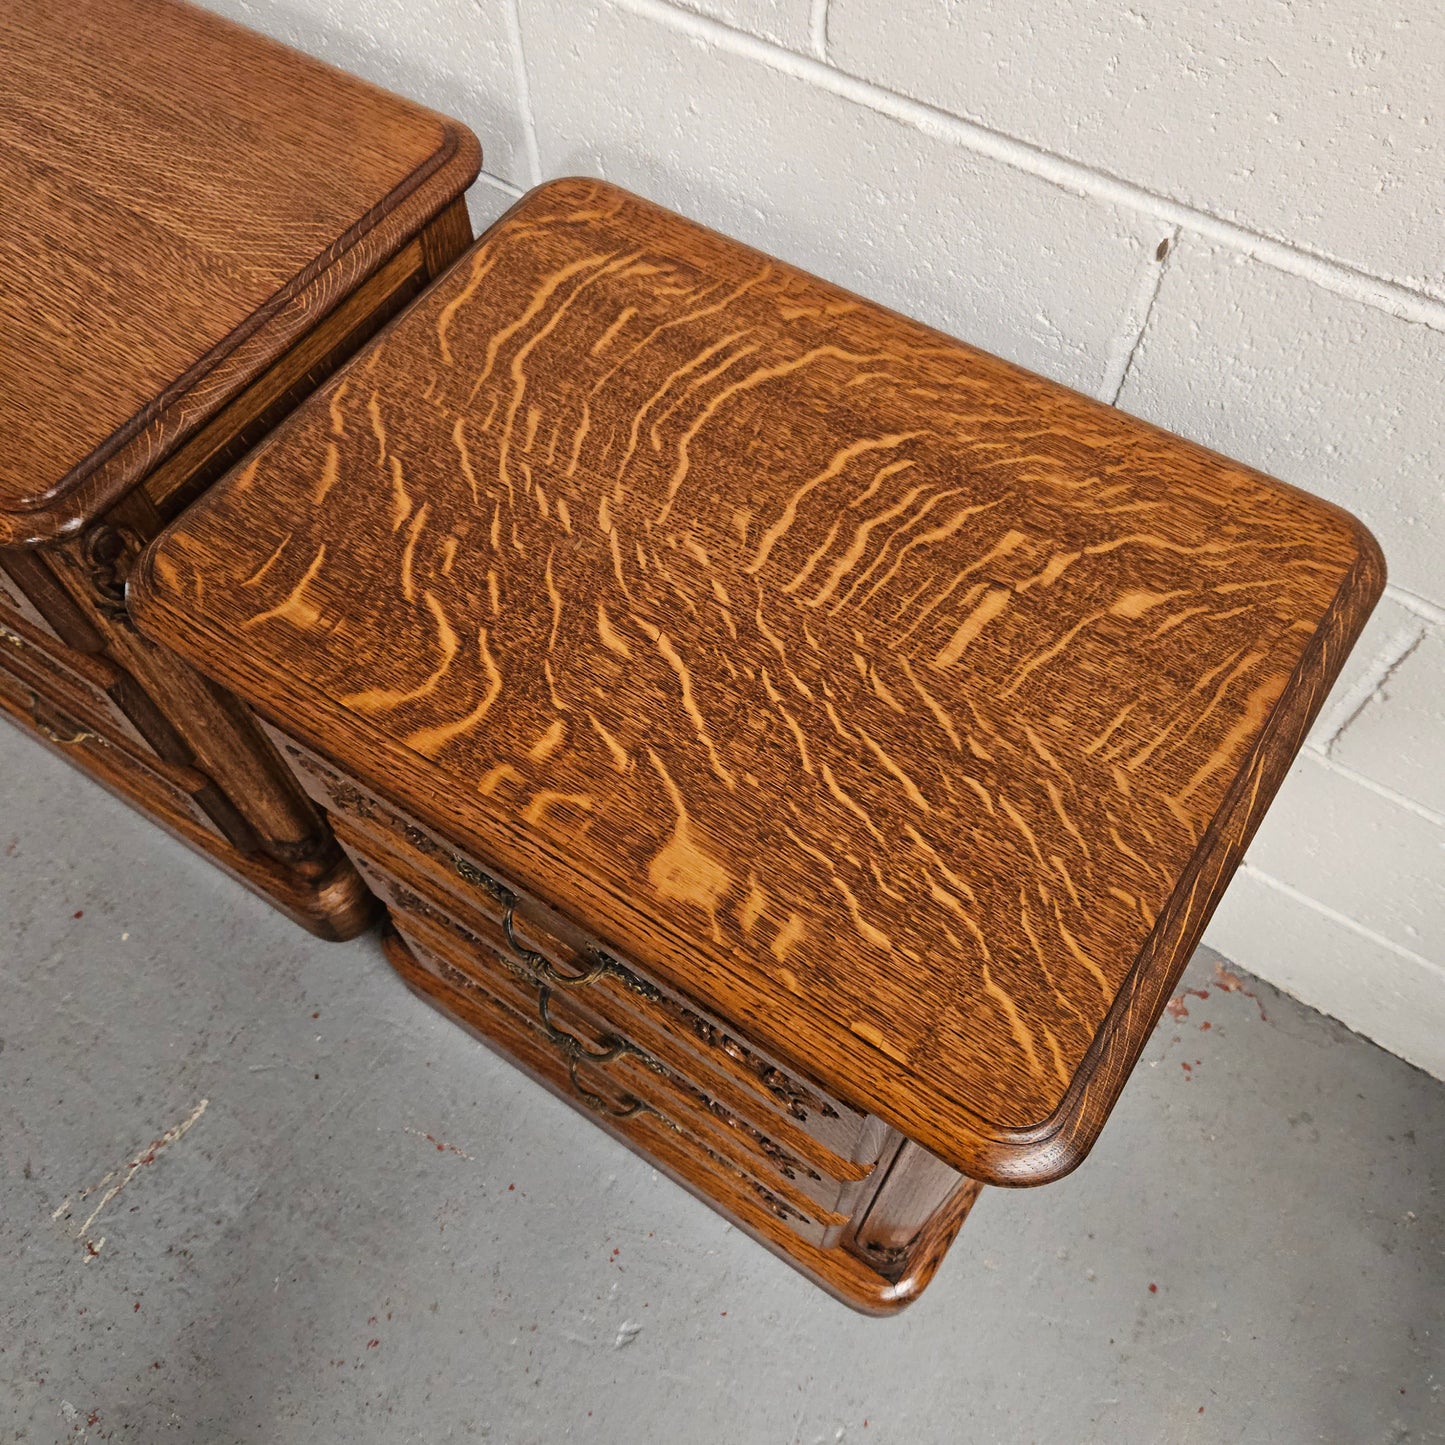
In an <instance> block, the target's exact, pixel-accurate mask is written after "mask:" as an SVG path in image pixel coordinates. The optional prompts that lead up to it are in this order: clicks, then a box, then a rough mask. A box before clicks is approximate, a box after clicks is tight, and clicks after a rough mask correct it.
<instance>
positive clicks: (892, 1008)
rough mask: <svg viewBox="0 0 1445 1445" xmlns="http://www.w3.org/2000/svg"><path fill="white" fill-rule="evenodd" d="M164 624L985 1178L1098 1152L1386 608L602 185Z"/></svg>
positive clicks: (282, 457) (1308, 524)
mask: <svg viewBox="0 0 1445 1445" xmlns="http://www.w3.org/2000/svg"><path fill="white" fill-rule="evenodd" d="M139 576H140V581H139V584H138V588H137V591H138V597H137V599H136V606H137V609H138V615H139V616H140V618H141V620H142V622H143V624H144V626H146V627H147V628H148V629H149V630H150V631H151V632H153V633H154V634H155V635H157V636H159V637H162V638H164V639H165V640H167V641H168V642H170V643H171V644H172V645H174V646H176V647H178V648H180V649H181V650H183V651H184V652H185V653H186V654H187V655H189V656H191V657H192V658H193V659H194V660H195V661H196V662H197V663H198V665H200V666H202V667H206V668H208V669H210V670H211V671H212V672H213V673H215V674H216V675H217V676H219V677H221V678H222V679H223V680H224V681H225V682H226V683H227V684H228V685H230V686H232V687H233V688H235V689H236V690H237V691H238V692H240V693H241V694H242V695H243V696H245V697H247V698H248V699H251V700H253V701H254V702H255V703H256V705H257V706H258V707H259V708H260V709H261V710H262V711H263V712H264V713H265V714H267V715H268V716H269V717H270V718H271V719H272V720H274V721H275V722H276V723H277V724H278V725H280V726H281V727H282V729H283V730H284V731H285V732H287V733H290V734H293V735H294V736H296V737H297V738H299V739H301V740H303V741H305V742H307V743H309V744H311V745H313V746H315V747H317V748H318V749H319V750H320V751H322V752H324V753H326V754H327V755H329V756H330V757H332V758H334V759H336V760H337V761H338V762H339V763H341V764H342V765H343V766H344V767H345V768H347V769H348V770H350V771H352V772H354V773H355V774H356V776H358V777H362V778H365V779H367V780H368V781H369V782H370V783H371V784H372V785H374V786H375V787H376V788H378V789H379V790H381V791H382V792H384V793H385V794H387V795H388V796H390V797H392V798H394V799H396V800H398V801H399V802H400V803H402V804H404V805H405V806H406V807H407V808H408V809H409V810H411V811H412V812H413V813H414V814H415V815H416V816H417V817H419V818H421V819H423V820H425V821H426V822H427V823H428V824H429V825H432V826H435V827H436V828H437V829H439V830H440V831H441V832H442V833H444V834H445V835H446V836H448V837H450V838H454V839H456V840H458V841H459V842H460V843H461V844H462V845H463V846H464V847H465V848H467V849H469V850H472V851H473V852H474V853H475V854H476V855H477V856H478V857H480V858H482V859H484V860H488V861H489V862H490V863H491V864H492V865H494V866H495V867H496V868H497V869H499V870H500V871H501V872H502V873H503V874H504V875H506V876H509V877H511V878H513V879H515V880H516V882H517V883H518V884H519V885H521V886H522V887H524V888H525V889H526V890H528V891H529V892H531V893H534V894H535V895H536V896H538V897H540V898H543V899H545V900H547V901H549V902H550V903H552V904H554V905H555V906H556V907H557V908H558V909H559V910H560V911H561V912H562V913H563V914H565V915H567V916H569V917H571V918H573V919H575V920H577V921H578V922H579V923H580V924H582V925H584V926H585V927H586V928H587V929H589V930H591V931H592V932H594V933H595V934H596V935H597V936H598V937H600V938H601V939H602V940H604V942H605V943H606V944H607V945H608V946H609V947H615V948H616V949H617V950H618V951H619V952H620V953H621V954H623V955H625V956H626V957H629V958H631V959H633V960H635V961H636V963H637V965H638V966H639V968H641V969H643V970H645V971H646V972H647V973H649V974H651V975H652V976H654V977H655V978H657V979H658V980H660V981H662V982H664V983H666V984H668V985H670V986H674V987H676V988H677V989H679V990H681V991H682V992H683V993H685V994H688V995H690V996H692V997H694V998H697V999H701V1000H704V1001H706V1003H707V1005H708V1006H709V1007H710V1008H711V1009H712V1010H714V1011H715V1012H716V1013H718V1014H720V1015H721V1016H723V1017H724V1018H726V1019H729V1020H732V1021H734V1022H735V1023H736V1024H737V1026H738V1027H740V1028H742V1029H744V1030H746V1032H747V1033H748V1034H749V1035H750V1036H751V1037H752V1038H754V1039H756V1040H757V1041H758V1043H759V1044H760V1045H761V1046H763V1047H765V1048H766V1049H767V1050H770V1051H771V1052H772V1053H774V1054H775V1055H776V1056H777V1057H779V1058H780V1059H782V1060H783V1061H785V1062H787V1063H790V1064H792V1065H795V1066H796V1067H797V1068H799V1069H800V1070H803V1071H805V1072H806V1073H808V1074H809V1075H811V1076H812V1077H813V1078H816V1079H817V1080H818V1081H819V1083H820V1084H821V1085H823V1086H825V1087H826V1088H827V1089H829V1090H831V1091H833V1092H835V1093H836V1094H837V1095H838V1096H839V1097H840V1098H842V1099H845V1100H847V1101H848V1102H849V1103H851V1104H852V1105H854V1106H856V1107H857V1108H858V1109H860V1110H863V1111H866V1112H868V1113H871V1114H875V1115H877V1116H878V1117H880V1118H881V1119H882V1120H884V1121H886V1122H887V1123H888V1124H889V1125H891V1126H893V1127H894V1128H896V1129H897V1130H899V1131H901V1133H902V1134H904V1135H906V1136H907V1137H908V1138H909V1139H911V1140H914V1141H917V1143H919V1144H921V1145H923V1146H924V1147H925V1148H926V1149H927V1150H930V1151H932V1152H933V1153H934V1154H936V1155H937V1156H939V1157H940V1158H941V1159H942V1160H944V1161H946V1162H947V1163H948V1164H949V1165H951V1166H953V1167H954V1168H956V1169H959V1170H962V1171H964V1172H965V1173H967V1174H969V1175H971V1176H973V1177H974V1178H976V1179H981V1180H984V1181H992V1182H998V1183H1037V1182H1041V1181H1043V1180H1046V1179H1049V1178H1052V1177H1055V1176H1057V1175H1059V1174H1061V1173H1063V1172H1065V1171H1066V1170H1067V1169H1069V1168H1070V1167H1072V1166H1073V1165H1074V1164H1076V1163H1077V1162H1078V1161H1079V1159H1080V1158H1082V1157H1083V1155H1084V1153H1085V1152H1086V1151H1087V1149H1088V1148H1089V1146H1090V1145H1091V1144H1092V1142H1093V1140H1094V1138H1095V1137H1096V1136H1097V1134H1098V1131H1099V1129H1100V1127H1101V1126H1102V1124H1103V1121H1104V1119H1105V1117H1106V1116H1107V1114H1108V1112H1109V1109H1110V1108H1111V1107H1112V1104H1113V1102H1114V1099H1115V1098H1116V1097H1117V1094H1118V1091H1119V1089H1120V1088H1121V1087H1122V1084H1123V1081H1124V1079H1125V1078H1126V1077H1127V1074H1128V1072H1129V1069H1130V1068H1131V1067H1132V1065H1133V1063H1134V1061H1135V1059H1136V1058H1137V1056H1138V1052H1139V1050H1140V1048H1141V1047H1142V1045H1143V1042H1144V1040H1145V1038H1146V1037H1147V1034H1148V1032H1149V1030H1150V1028H1151V1027H1152V1026H1153V1024H1154V1022H1155V1020H1156V1019H1157V1017H1158V1014H1159V1012H1160V1010H1161V1008H1162V1006H1163V1003H1164V1001H1165V999H1166V998H1167V996H1168V991H1169V989H1170V987H1171V985H1172V983H1173V981H1174V979H1175V978H1176V977H1177V975H1178V973H1179V972H1180V970H1181V969H1182V968H1183V965H1184V963H1185V961H1186V959H1187V957H1188V955H1189V953H1190V951H1191V950H1192V948H1193V946H1194V945H1195V943H1196V942H1197V940H1198V938H1199V935H1200V933H1201V931H1202V929H1203V927H1204V924H1205V921H1206V919H1207V918H1208V916H1209V913H1210V911H1211V910H1212V908H1213V906H1214V904H1215V903H1216V902H1217V901H1218V898H1219V896H1220V894H1221V893H1222V891H1223V888H1224V886H1225V884H1226V883H1227V881H1228V878H1229V876H1230V874H1231V873H1232V871H1233V868H1234V866H1235V865H1236V864H1237V862H1238V861H1239V859H1240V857H1241V856H1242V853H1243V850H1244V847H1245V844H1246V843H1247V841H1248V839H1249V837H1250V836H1251V834H1252V832H1253V829H1254V827H1255V826H1256V824H1257V823H1258V821H1259V819H1260V817H1261V815H1262V813H1263V811H1264V809H1265V807H1266V806H1267V804H1268V801H1269V799H1270V797H1271V796H1272V794H1273V792H1274V790H1275V788H1276V787H1277V786H1278V784H1279V781H1280V779H1281V777H1282V776H1283V773H1284V771H1285V769H1286V767H1287V766H1288V762H1289V760H1290V758H1291V757H1292V756H1293V754H1294V752H1295V751H1296V749H1297V748H1298V746H1299V743H1300V741H1301V739H1302V737H1303V735H1304V732H1305V730H1306V728H1307V726H1308V723H1309V720H1310V718H1311V717H1312V715H1313V713H1314V712H1315V710H1316V709H1317V708H1318V706H1319V703H1320V702H1321V701H1322V699H1323V696H1324V693H1325V690H1326V689H1327V687H1328V685H1329V683H1330V681H1331V679H1332V678H1333V676H1334V675H1335V673H1336V672H1337V671H1338V668H1339V666H1340V664H1341V662H1342V661H1343V658H1344V655H1345V654H1346V652H1347V651H1348V650H1349V647H1350V645H1351V644H1352V642H1353V640H1354V638H1355V637H1356V636H1357V634H1358V631H1359V629H1360V627H1361V625H1362V623H1363V621H1364V618H1365V617H1366V615H1367V614H1368V612H1369V610H1370V608H1371V606H1372V605H1373V602H1374V600H1375V598H1376V597H1377V596H1378V593H1379V591H1380V588H1381V587H1382V585H1383V580H1384V571H1383V564H1382V561H1381V558H1380V555H1379V552H1378V549H1377V547H1376V546H1375V544H1374V542H1373V540H1372V539H1371V538H1370V537H1369V535H1368V533H1366V532H1365V531H1364V529H1363V528H1362V527H1360V526H1359V524H1358V523H1357V522H1355V521H1354V519H1352V518H1351V517H1349V516H1348V515H1346V514H1345V513H1343V512H1340V511H1339V510H1337V509H1335V508H1333V507H1331V506H1329V505H1327V504H1325V503H1323V502H1321V501H1319V500H1317V499H1315V498H1312V497H1309V496H1306V495H1304V494H1302V493H1300V492H1298V491H1295V490H1294V489H1292V488H1290V487H1287V486H1284V485H1283V484H1281V483H1279V482H1276V481H1273V480H1271V479H1269V478H1267V477H1265V476H1262V475H1260V474H1258V473H1256V472H1253V471H1251V470H1249V469H1247V468H1245V467H1243V466H1241V465H1238V464H1236V463H1233V462H1230V461H1227V460H1226V459H1224V458H1222V457H1219V456H1217V455H1214V454H1212V453H1209V452H1207V451H1205V450H1203V449H1201V448H1199V447H1197V446H1194V445H1192V444H1190V443H1188V442H1185V441H1182V440H1180V439H1179V438H1176V437H1173V436H1170V435H1167V434H1165V433H1163V432H1160V431H1158V430H1156V429H1154V428H1152V427H1149V426H1147V425H1145V424H1143V423H1141V422H1138V421H1136V420H1134V419H1132V418H1130V417H1128V416H1125V415H1123V414H1121V413H1119V412H1117V411H1114V410H1111V409H1110V408H1107V407H1104V406H1101V405H1098V404H1097V403H1095V402H1092V401H1090V400H1088V399H1086V398H1084V397H1081V396H1079V395H1077V394H1075V393H1072V392H1069V391H1066V390H1064V389H1063V388H1061V387H1059V386H1056V385H1054V384H1052V383H1050V382H1047V381H1045V380H1043V379H1041V378H1039V377H1037V376H1033V375H1030V374H1028V373H1026V372H1023V371H1020V370H1018V369H1017V368H1015V367H1012V366H1009V365H1007V364H1006V363H1004V362H1002V361H1000V360H998V359H996V358H993V357H991V356H988V355H986V354H983V353H981V352H978V351H975V350H973V349H971V348H969V347H967V346H965V345H962V344H961V343H959V342H956V341H953V340H951V339H949V338H947V337H944V336H942V335H940V334H938V333H936V332H933V331H931V330H929V329H928V328H926V327H924V326H922V325H919V324H917V323H914V322H912V321H908V320H906V319H904V318H901V317H898V316H896V315H893V314H891V313H889V312H886V311H884V310H883V309H881V308H879V307H877V306H875V305H872V304H870V303H867V302H865V301H861V300H859V299H858V298H856V297H854V296H851V295H848V294H847V293H845V292H842V291H840V290H839V289H837V288H836V287H833V286H831V285H828V284H827V283H824V282H822V281H819V280H817V279H816V278H813V277H810V276H807V275H805V274H803V273H801V272H799V271H797V270H795V269H793V268H792V267H790V266H787V265H785V264H783V263H781V262H778V261H775V260H772V259H769V258H768V257H765V256H762V255H760V254H758V253H756V252H753V251H751V250H748V249H747V248H745V247H743V246H741V245H739V244H737V243H736V242H733V241H730V240H727V239H725V238H723V237H720V236H717V235H715V234H713V233H711V232H708V231H706V230H704V229H703V228H701V227H699V226H696V225H694V224H692V223H690V222H687V221H684V220H682V219H680V218H678V217H676V216H673V215H671V214H669V213H668V212H665V211H663V210H660V209H659V208H657V207H655V206H652V205H650V204H649V203H647V202H645V201H642V200H640V199H638V198H636V197H632V196H629V195H627V194H626V193H624V192H621V191H619V190H617V189H615V188H612V187H610V186H607V185H604V184H602V183H598V182H591V181H581V180H570V181H563V182H556V183H553V184H550V185H547V186H544V187H542V188H540V189H539V190H537V191H535V192H533V193H532V194H531V195H530V196H528V197H527V198H526V199H525V200H524V201H522V202H521V203H519V205H518V206H517V207H515V208H514V209H513V211H512V212H511V213H510V214H509V215H508V216H507V217H506V218H504V220H503V221H502V222H501V223H499V224H498V225H497V226H495V227H494V228H493V229H492V230H491V231H490V232H489V233H488V234H487V236H486V237H484V238H483V240H482V241H481V242H480V243H478V245H477V246H476V247H475V248H474V250H473V251H472V252H471V253H470V256H469V258H467V259H465V260H464V261H463V262H462V263H461V264H460V265H458V266H457V267H456V268H455V269H454V270H453V271H452V273H451V274H450V275H449V276H448V277H447V279H446V280H445V282H444V283H443V284H441V285H439V286H437V287H436V288H434V289H433V290H432V291H431V292H430V293H429V294H428V295H426V296H425V297H423V298H422V299H421V300H420V301H419V302H418V303H416V304H415V306H414V307H413V308H412V309H411V310H410V311H409V312H408V313H407V315H406V316H405V317H404V318H403V319H402V320H401V321H400V322H399V323H397V324H396V325H395V326H393V327H392V328H391V330H390V331H388V332H387V333H386V334H385V335H384V336H383V337H382V338H381V339H380V340H379V341H378V342H377V343H376V344H375V345H374V346H373V347H372V348H371V349H370V350H369V351H368V352H367V353H365V354H363V356H362V357H360V358H358V359H357V360H356V361H355V362H354V363H353V364H352V365H350V366H349V367H348V368H347V369H346V370H345V371H344V373H342V374H341V375H339V376H338V377H337V378H335V379H334V380H333V381H332V382H331V383H330V384H328V385H327V386H326V387H325V388H324V389H323V390H322V391H321V392H319V393H318V394H317V396H316V397H314V398H313V399H312V400H311V401H310V402H309V403H308V404H306V405H305V406H304V407H302V408H301V409H300V411H298V412H297V413H296V414H295V415H294V416H293V417H292V418H291V419H290V421H288V422H287V423H286V424H284V425H283V426H282V427H281V428H280V430H279V431H278V432H277V433H276V435H275V436H274V437H273V438H272V439H271V440H270V441H269V442H267V443H266V444H265V445H263V446H262V448H261V449H260V450H259V451H258V452H257V453H255V454H253V456H252V457H251V459H250V460H249V461H248V462H247V463H246V464H245V466H244V467H242V468H240V469H239V470H238V471H236V472H235V473H233V474H232V475H231V477H230V478H229V479H228V480H227V481H225V482H223V483H222V484H220V485H219V486H218V487H216V488H215V489H213V490H212V491H211V492H210V493H209V494H208V495H207V496H206V497H205V498H204V499H203V500H202V501H201V502H200V503H199V504H198V505H197V506H196V507H195V508H194V509H193V510H192V511H191V512H190V513H189V514H188V515H187V517H186V518H185V519H184V520H183V521H182V523H181V524H180V525H178V526H177V527H175V528H173V529H172V530H171V531H170V532H168V533H167V534H166V535H165V536H164V537H163V538H162V539H161V540H160V541H159V542H158V543H157V544H156V545H155V546H154V547H153V548H152V549H151V550H150V551H149V552H148V553H147V554H146V556H145V558H144V559H143V563H142V566H141V569H140V574H139Z"/></svg>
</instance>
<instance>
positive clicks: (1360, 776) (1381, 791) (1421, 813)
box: [1301, 743, 1445, 829]
mask: <svg viewBox="0 0 1445 1445" xmlns="http://www.w3.org/2000/svg"><path fill="white" fill-rule="evenodd" d="M1301 756H1302V757H1308V758H1309V760H1310V761H1311V762H1312V763H1316V764H1318V766H1320V767H1322V768H1324V769H1325V770H1326V771H1327V772H1331V773H1338V774H1339V775H1340V777H1342V778H1344V779H1345V780H1346V781H1347V782H1351V783H1354V784H1356V785H1357V786H1358V787H1361V788H1363V789H1364V790H1365V791H1366V792H1367V793H1374V794H1375V796H1376V797H1378V798H1383V799H1384V800H1385V801H1386V802H1387V803H1393V804H1394V805H1395V806H1396V807H1397V808H1403V809H1404V811H1405V812H1407V813H1413V814H1414V815H1415V816H1416V817H1417V818H1421V819H1423V820H1424V821H1425V822H1427V823H1429V824H1431V825H1432V826H1433V827H1436V828H1441V829H1445V817H1442V816H1441V815H1440V814H1439V813H1437V812H1436V811H1435V810H1434V809H1433V808H1430V807H1427V806H1426V805H1425V804H1424V803H1417V802H1416V801H1415V799H1414V798H1407V797H1406V796H1405V794H1404V793H1397V792H1396V791H1395V790H1394V789H1393V788H1389V787H1386V786H1385V784H1384V783H1377V782H1376V781H1375V780H1374V779H1373V778H1368V777H1366V776H1365V774H1364V773H1359V772H1356V771H1355V769H1354V768H1351V767H1348V766H1347V765H1346V764H1344V763H1339V762H1336V761H1335V760H1334V758H1332V757H1330V755H1329V754H1328V753H1326V752H1324V751H1323V750H1322V749H1321V748H1319V747H1318V746H1317V745H1316V744H1314V743H1311V744H1308V745H1307V746H1306V747H1305V748H1304V749H1303V750H1302V752H1301Z"/></svg>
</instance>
